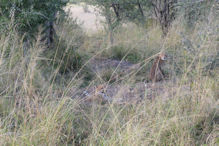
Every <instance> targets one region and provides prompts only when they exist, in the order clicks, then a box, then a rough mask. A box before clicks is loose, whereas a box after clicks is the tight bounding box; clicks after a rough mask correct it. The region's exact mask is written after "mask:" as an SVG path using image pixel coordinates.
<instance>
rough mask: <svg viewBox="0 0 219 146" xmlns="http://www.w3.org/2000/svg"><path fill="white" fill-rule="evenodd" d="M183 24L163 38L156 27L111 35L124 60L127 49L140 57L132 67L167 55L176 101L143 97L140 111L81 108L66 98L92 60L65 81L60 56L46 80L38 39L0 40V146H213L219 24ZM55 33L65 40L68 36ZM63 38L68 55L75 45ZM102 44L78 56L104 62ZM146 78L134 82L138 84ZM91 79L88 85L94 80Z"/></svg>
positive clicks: (89, 43) (217, 119)
mask: <svg viewBox="0 0 219 146" xmlns="http://www.w3.org/2000/svg"><path fill="white" fill-rule="evenodd" d="M181 22H183V19H182V18H179V19H178V20H176V21H175V22H174V24H173V27H172V29H171V30H170V32H169V34H168V36H167V37H166V38H165V39H164V38H162V37H161V35H160V32H161V31H160V29H159V28H157V27H156V28H151V29H149V30H147V31H145V30H144V31H142V30H141V29H140V28H138V27H137V26H133V25H132V26H131V27H130V28H129V27H127V28H125V29H121V31H120V32H119V33H117V34H116V35H115V37H116V38H117V39H116V40H117V42H116V44H115V46H116V45H117V44H118V45H119V47H117V48H119V49H124V52H125V53H123V54H122V55H126V54H127V51H129V50H130V49H132V50H133V52H134V53H135V52H139V51H140V52H143V53H141V55H142V56H141V57H140V58H141V59H139V60H136V62H141V63H142V66H148V61H147V58H149V57H150V56H151V55H153V54H154V53H157V52H159V51H160V50H165V51H166V52H167V54H170V57H169V60H170V61H169V62H168V64H169V66H168V67H167V72H168V73H169V74H171V77H172V78H171V79H170V83H171V82H172V83H173V84H174V87H173V88H172V89H171V90H172V91H174V94H168V97H167V98H166V99H165V100H164V98H163V96H164V95H162V96H161V95H159V96H157V97H156V98H155V99H154V100H153V101H150V100H148V99H147V97H145V99H144V100H143V101H142V102H140V103H137V104H122V105H120V104H117V103H106V104H100V103H96V102H92V103H91V104H84V103H83V102H81V100H80V98H73V97H72V96H71V92H70V91H72V90H73V89H74V90H73V91H74V92H76V91H77V90H80V87H79V86H80V84H82V82H84V80H83V75H82V76H80V74H81V73H83V72H84V71H86V70H84V68H85V66H86V65H85V64H86V63H87V62H89V60H85V61H84V62H83V64H82V65H81V67H82V68H81V69H79V70H77V71H76V72H74V71H72V72H71V73H69V74H68V75H63V74H62V73H60V72H59V69H60V68H61V66H62V61H63V60H64V58H65V56H62V57H61V59H60V58H59V61H58V65H57V66H52V65H53V64H49V65H51V66H52V67H51V68H50V71H49V73H48V74H45V71H43V70H42V68H41V66H42V61H45V60H46V61H48V60H49V61H50V60H51V59H50V58H46V57H45V56H44V52H45V48H44V46H43V45H42V44H41V42H40V41H39V40H40V36H38V39H37V40H36V42H34V43H32V44H28V45H26V44H24V43H23V41H22V39H21V38H20V36H19V35H18V34H16V31H11V32H8V34H7V35H4V34H2V35H1V36H0V53H1V54H0V57H1V58H0V145H218V144H219V139H218V136H219V135H218V132H219V127H218V124H219V113H218V104H219V102H218V95H219V94H218V80H219V79H218V77H219V76H218V74H217V72H218V68H214V69H213V70H210V72H211V74H209V71H208V70H207V71H206V70H205V67H206V66H207V65H208V64H209V63H210V62H211V61H212V60H211V59H212V58H214V57H215V55H216V52H218V44H217V41H218V34H217V33H216V31H215V30H217V25H218V20H214V15H213V13H210V15H209V19H208V21H207V22H202V23H197V25H196V26H195V28H194V30H193V31H190V32H186V29H185V27H184V24H183V23H181ZM58 30H59V32H58V34H61V35H60V37H61V38H62V39H60V40H63V39H64V38H65V33H67V32H68V31H66V30H64V29H58ZM68 30H69V29H68ZM63 32H65V33H63ZM67 36H68V37H67V38H68V41H67V45H66V47H65V48H64V49H66V50H67V49H69V48H70V47H69V46H71V45H72V40H71V37H69V35H67ZM123 36H132V37H128V38H126V37H123ZM96 37H97V38H98V36H96ZM100 40H101V39H97V40H95V39H92V38H90V39H89V38H86V39H85V41H84V42H83V45H81V46H80V50H82V52H83V50H86V51H87V52H88V53H87V55H88V56H89V57H88V58H92V57H95V56H98V55H99V54H101V53H102V52H103V54H104V51H106V52H105V54H104V55H105V57H110V56H108V55H110V53H109V52H110V49H111V48H110V47H109V48H107V49H105V47H106V46H107V45H104V43H106V42H103V45H99V47H96V45H95V44H96V43H97V42H95V41H98V42H99V41H100ZM136 42H137V43H136ZM189 45H191V46H189ZM121 46H122V47H121ZM58 47H59V46H58ZM60 47H62V46H61V45H60ZM57 49H58V48H57ZM126 49H128V50H126ZM90 50H91V51H90ZM115 56H118V55H117V54H115ZM122 59H123V58H122ZM145 60H146V61H145ZM53 61H56V60H55V59H54V58H53V60H52V63H53ZM86 61H87V62H86ZM45 66H46V65H45ZM146 68H147V67H146ZM146 68H145V70H146ZM143 73H144V74H146V73H147V71H145V72H143ZM143 73H142V74H140V75H139V76H141V77H142V78H144V77H145V76H144V74H143ZM63 76H68V77H67V78H65V77H63ZM93 76H94V77H92V78H90V79H89V80H88V81H87V82H88V84H89V83H92V82H95V81H96V77H95V75H93ZM136 78H138V76H133V77H132V78H130V79H131V80H135V79H136ZM172 79H174V80H175V81H174V80H172ZM57 80H59V81H57ZM123 84H124V85H127V84H130V82H129V81H127V82H123ZM167 86H168V84H164V87H163V88H164V89H165V88H168V87H167ZM122 88H123V87H122V86H121V89H120V90H123V89H122ZM168 90H169V88H168ZM81 98H82V97H81Z"/></svg>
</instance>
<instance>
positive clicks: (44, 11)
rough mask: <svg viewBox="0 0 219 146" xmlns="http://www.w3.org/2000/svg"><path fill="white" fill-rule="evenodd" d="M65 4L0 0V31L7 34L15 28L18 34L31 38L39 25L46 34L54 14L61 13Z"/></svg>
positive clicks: (47, 0)
mask: <svg viewBox="0 0 219 146" xmlns="http://www.w3.org/2000/svg"><path fill="white" fill-rule="evenodd" d="M66 3H67V1H63V0H10V1H8V0H0V24H1V27H0V29H1V31H5V32H7V31H8V30H9V29H10V28H15V29H16V30H17V31H18V32H19V33H21V34H23V33H25V34H26V35H27V36H31V35H33V34H34V32H36V31H37V30H38V27H39V25H43V26H46V27H47V30H46V31H47V32H48V27H50V29H51V25H53V24H52V23H53V22H54V20H55V15H56V13H57V12H63V10H62V7H63V6H65V4H66ZM8 24H10V25H8ZM46 24H47V25H46ZM48 24H50V25H48ZM10 26H11V27H10ZM50 31H51V30H50Z"/></svg>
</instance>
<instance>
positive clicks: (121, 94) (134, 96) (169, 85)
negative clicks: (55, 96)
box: [70, 59, 191, 104]
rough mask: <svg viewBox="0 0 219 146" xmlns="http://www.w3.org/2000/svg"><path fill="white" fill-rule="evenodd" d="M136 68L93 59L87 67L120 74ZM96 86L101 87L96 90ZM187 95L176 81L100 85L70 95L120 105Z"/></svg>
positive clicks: (75, 90) (183, 87)
mask: <svg viewBox="0 0 219 146" xmlns="http://www.w3.org/2000/svg"><path fill="white" fill-rule="evenodd" d="M136 66H137V67H138V65H136V64H132V63H129V62H127V61H118V60H111V59H93V60H91V62H90V64H89V67H90V69H91V70H92V71H93V72H95V73H99V72H103V71H104V70H107V69H116V68H117V69H118V71H121V72H125V73H127V72H130V71H132V70H133V69H135V68H136ZM98 86H101V88H100V89H98V90H97V88H98ZM177 93H180V94H182V93H183V94H189V93H190V89H189V88H188V87H187V86H186V85H180V84H179V83H177V81H176V80H175V81H170V80H164V81H161V82H157V83H154V84H152V83H151V82H147V83H146V82H138V83H125V84H124V83H113V84H107V83H105V84H100V85H97V86H90V87H87V88H82V89H80V90H78V89H73V90H72V92H71V93H70V94H71V96H72V97H73V98H80V99H82V100H84V101H86V100H87V101H89V102H90V101H92V100H97V99H98V100H101V101H103V102H115V103H118V104H122V103H137V102H140V101H141V100H142V99H149V100H152V99H153V98H155V97H157V96H161V97H162V99H163V100H164V101H165V100H166V99H168V98H171V97H173V95H177ZM190 94H191V93H190Z"/></svg>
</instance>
